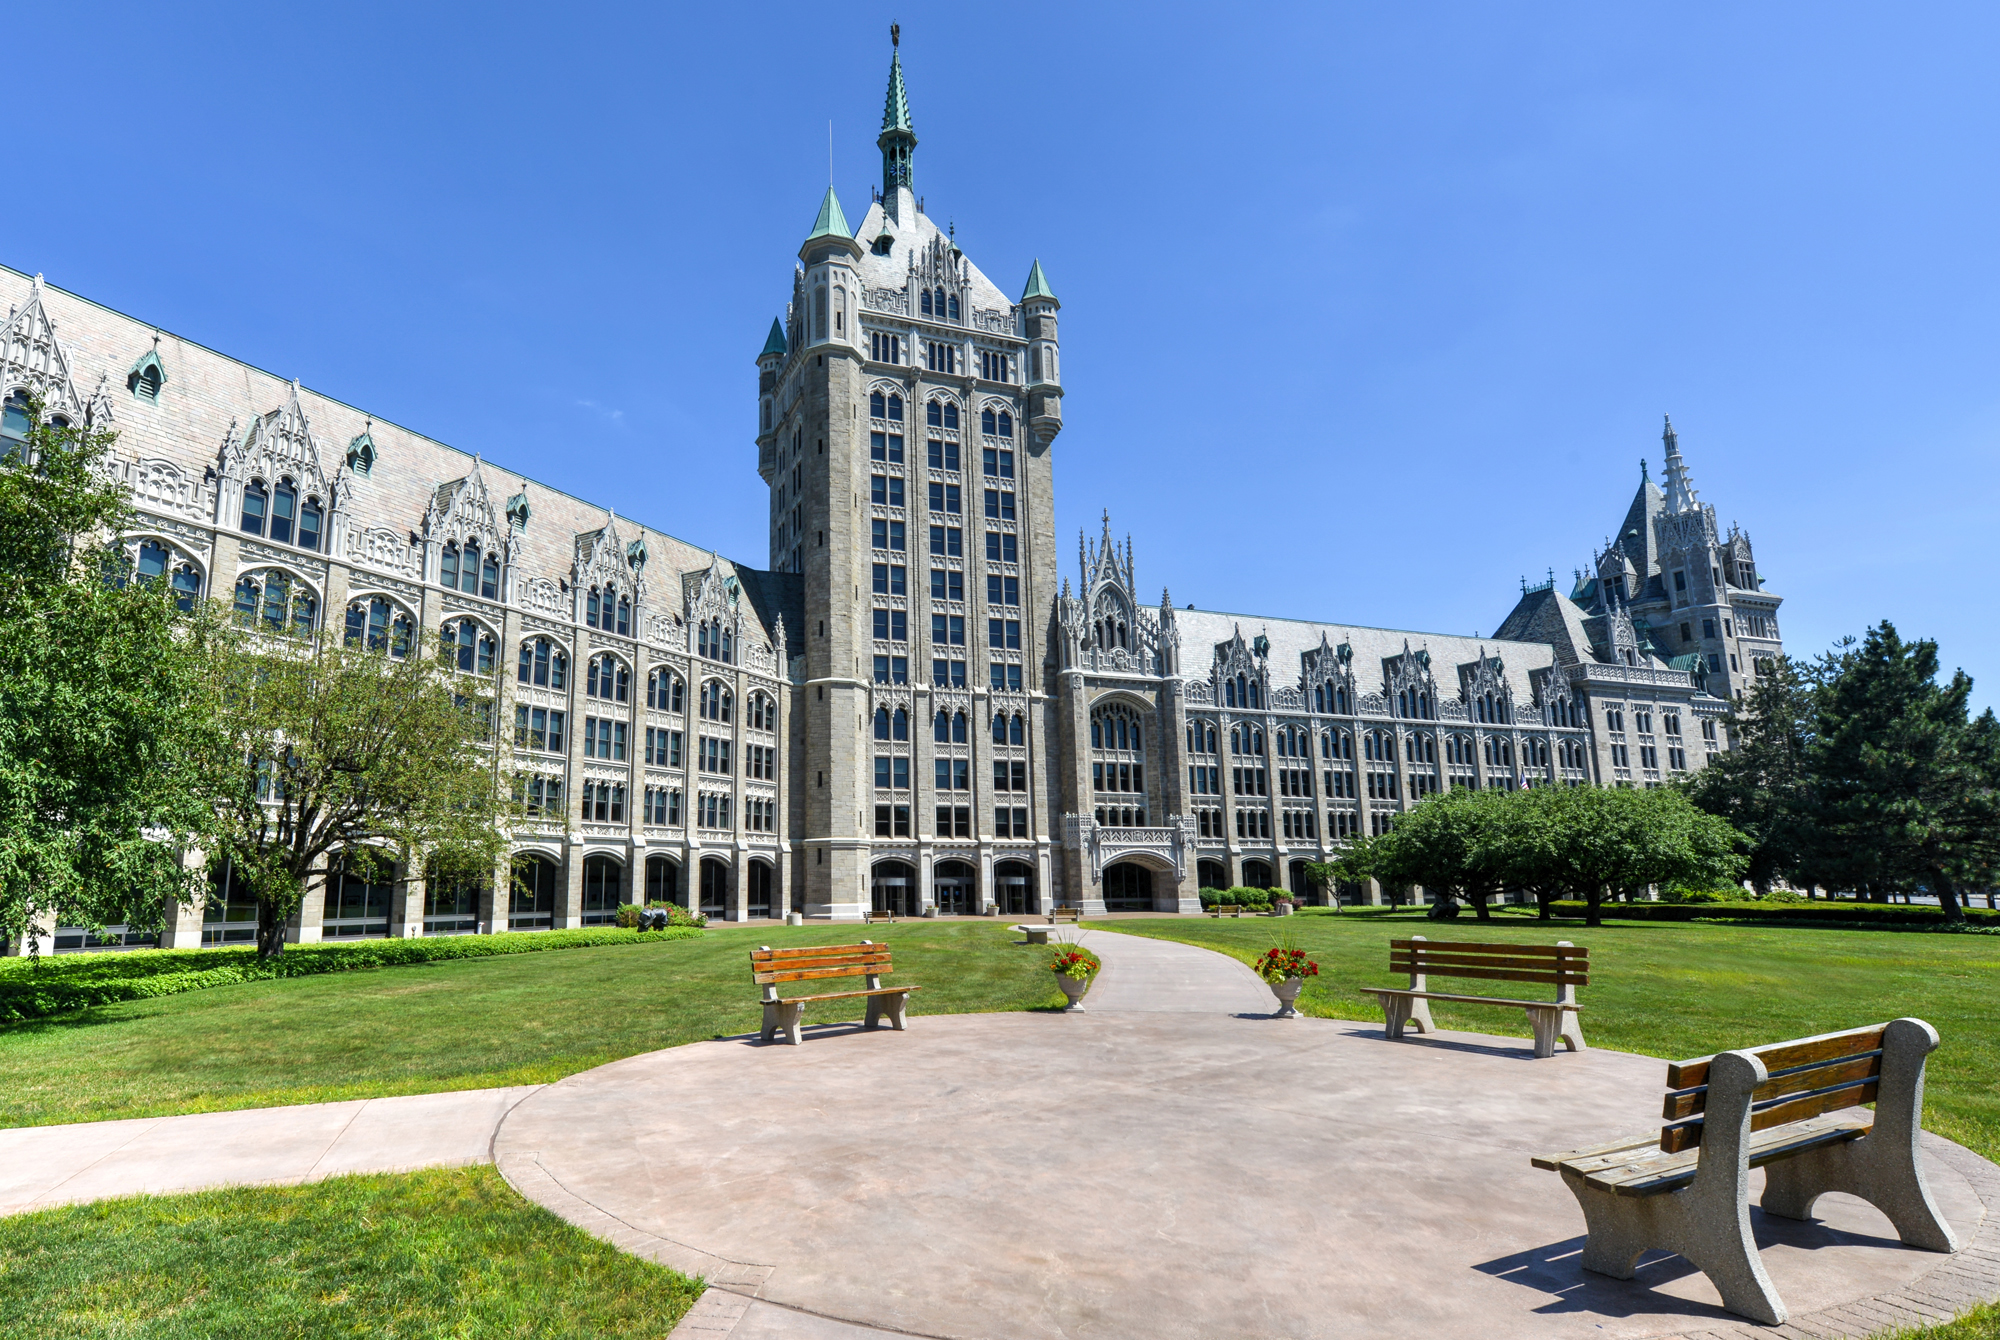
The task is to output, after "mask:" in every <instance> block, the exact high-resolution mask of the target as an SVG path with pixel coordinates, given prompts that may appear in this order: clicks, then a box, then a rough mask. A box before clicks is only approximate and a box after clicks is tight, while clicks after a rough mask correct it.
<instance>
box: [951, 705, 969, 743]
mask: <svg viewBox="0 0 2000 1340" xmlns="http://www.w3.org/2000/svg"><path fill="white" fill-rule="evenodd" d="M951 742H952V743H953V744H965V743H966V742H967V740H966V725H965V713H963V712H954V713H952V717H951Z"/></svg>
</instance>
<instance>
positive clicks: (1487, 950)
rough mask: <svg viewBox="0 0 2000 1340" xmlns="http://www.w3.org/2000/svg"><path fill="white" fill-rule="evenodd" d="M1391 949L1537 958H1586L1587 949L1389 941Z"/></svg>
mask: <svg viewBox="0 0 2000 1340" xmlns="http://www.w3.org/2000/svg"><path fill="white" fill-rule="evenodd" d="M1389 948H1391V949H1417V950H1421V951H1423V952H1424V953H1426V954H1428V953H1430V952H1432V951H1433V950H1440V949H1441V950H1443V951H1445V952H1446V953H1449V954H1513V955H1521V954H1532V955H1534V956H1535V957H1537V958H1588V957H1590V951H1589V950H1588V949H1579V948H1577V947H1575V946H1573V945H1507V944H1471V943H1468V942H1465V941H1459V940H1391V941H1389Z"/></svg>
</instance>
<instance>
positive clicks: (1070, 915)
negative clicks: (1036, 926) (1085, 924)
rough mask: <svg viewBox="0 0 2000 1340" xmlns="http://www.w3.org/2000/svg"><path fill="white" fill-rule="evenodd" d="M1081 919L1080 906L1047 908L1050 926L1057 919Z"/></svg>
mask: <svg viewBox="0 0 2000 1340" xmlns="http://www.w3.org/2000/svg"><path fill="white" fill-rule="evenodd" d="M1082 920H1083V909H1082V908H1080V907H1055V908H1050V909H1049V924H1050V925H1051V926H1053V925H1055V924H1056V923H1057V922H1059V921H1082Z"/></svg>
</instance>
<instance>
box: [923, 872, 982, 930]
mask: <svg viewBox="0 0 2000 1340" xmlns="http://www.w3.org/2000/svg"><path fill="white" fill-rule="evenodd" d="M978 888H979V872H978V871H976V870H974V869H973V868H972V867H971V866H970V865H969V864H967V863H966V862H964V861H939V862H938V863H937V864H936V865H935V866H933V867H932V869H931V889H932V890H933V892H934V893H935V894H936V896H937V910H938V915H939V916H941V917H962V916H966V915H968V914H970V913H971V912H973V911H975V910H976V909H977V908H978V906H979V893H978Z"/></svg>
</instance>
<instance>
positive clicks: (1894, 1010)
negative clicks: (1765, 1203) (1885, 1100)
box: [1100, 913, 2000, 1159]
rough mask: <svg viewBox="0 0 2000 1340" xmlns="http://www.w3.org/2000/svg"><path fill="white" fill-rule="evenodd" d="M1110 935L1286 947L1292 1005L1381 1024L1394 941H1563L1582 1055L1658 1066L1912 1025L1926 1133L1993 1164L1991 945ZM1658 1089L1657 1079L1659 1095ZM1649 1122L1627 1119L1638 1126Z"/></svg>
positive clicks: (1476, 934)
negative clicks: (1579, 957) (1304, 977)
mask: <svg viewBox="0 0 2000 1340" xmlns="http://www.w3.org/2000/svg"><path fill="white" fill-rule="evenodd" d="M1110 924H1114V925H1115V926H1116V928H1117V930H1119V931H1122V932H1126V933H1130V934H1136V935H1151V936H1157V937H1159V938H1161V939H1167V940H1179V941H1182V942H1184V943H1187V944H1195V945H1203V946H1205V947H1207V948H1210V949H1218V950H1221V951H1223V952H1224V953H1228V954H1233V955H1235V956H1236V957H1238V958H1240V959H1242V960H1243V961H1244V962H1246V963H1247V962H1250V961H1252V960H1254V959H1255V958H1256V957H1257V955H1258V954H1260V953H1262V952H1263V951H1264V950H1265V949H1268V948H1270V947H1271V946H1272V945H1273V944H1275V943H1277V942H1278V941H1279V939H1280V937H1283V936H1287V935H1289V936H1290V937H1291V939H1292V941H1293V943H1295V944H1296V945H1297V946H1298V947H1299V948H1302V949H1304V950H1306V951H1307V952H1308V953H1310V954H1311V955H1312V956H1313V958H1314V960H1315V961H1316V962H1317V963H1318V964H1319V972H1320V975H1319V976H1318V977H1316V978H1313V979H1311V980H1309V981H1308V983H1307V985H1306V989H1305V991H1304V992H1302V993H1301V994H1300V996H1299V1008H1300V1009H1301V1010H1302V1011H1304V1012H1305V1013H1307V1014H1314V1015H1319V1016H1321V1017H1324V1018H1334V1019H1380V1018H1381V1017H1382V1012H1381V1010H1380V1009H1379V1008H1377V1006H1376V1003H1375V997H1373V996H1370V995H1366V994H1365V993H1364V992H1363V988H1364V987H1367V986H1401V985H1405V984H1407V981H1408V979H1407V978H1403V977H1397V976H1394V975H1392V974H1391V973H1390V972H1389V971H1388V962H1389V944H1388V942H1389V941H1390V940H1392V939H1407V938H1408V937H1409V936H1411V935H1413V934H1414V935H1424V936H1427V937H1428V938H1430V939H1433V940H1471V941H1486V940H1492V941H1503V942H1504V941H1522V942H1532V943H1537V944H1554V943H1555V942H1556V941H1557V940H1568V941H1570V942H1571V943H1573V944H1578V945H1582V946H1585V947H1586V948H1588V949H1589V950H1590V980H1591V984H1590V985H1589V986H1587V987H1584V988H1582V989H1581V990H1580V991H1579V992H1578V993H1577V999H1578V1000H1579V1001H1580V1002H1581V1003H1582V1004H1583V1006H1584V1011H1583V1034H1584V1037H1586V1038H1587V1039H1589V1041H1590V1044H1591V1045H1592V1046H1594V1047H1609V1048H1614V1049H1616V1050H1619V1051H1628V1052H1640V1053H1643V1054H1644V1055H1647V1056H1660V1057H1666V1058H1669V1059H1680V1058H1683V1057H1689V1056H1703V1055H1707V1054H1708V1053H1710V1052H1715V1051H1722V1050H1725V1049H1727V1048H1731V1047H1744V1046H1751V1045H1754V1044H1757V1043H1764V1042H1778V1041H1782V1040H1784V1039H1786V1038H1795V1037H1805V1036H1809V1035H1811V1034H1814V1033H1830V1032H1833V1031H1834V1030H1836V1029H1842V1028H1854V1027H1858V1026H1860V1025H1862V1024H1872V1023H1879V1022H1881V1021H1882V1020H1885V1019H1894V1018H1897V1017H1899V1016H1903V1015H1915V1016H1916V1017H1917V1018H1919V1019H1924V1020H1927V1021H1928V1022H1929V1023H1930V1024H1931V1025H1932V1027H1934V1028H1936V1029H1937V1031H1938V1035H1939V1037H1940V1038H1941V1039H1942V1045H1941V1046H1940V1047H1939V1048H1938V1050H1937V1051H1936V1052H1935V1053H1934V1054H1933V1055H1932V1056H1931V1060H1930V1065H1929V1068H1928V1070H1927V1071H1926V1083H1925V1090H1924V1125H1925V1126H1926V1127H1928V1128H1929V1129H1931V1130H1934V1131H1936V1132H1938V1133H1939V1134H1940V1135H1943V1136H1946V1137H1947V1138H1949V1139H1952V1140H1956V1141H1958V1142H1959V1143H1960V1144H1962V1145H1965V1146H1966V1147H1967V1148H1969V1149H1974V1150H1977V1151H1978V1152H1979V1153H1981V1154H1983V1155H1985V1156H1986V1157H1987V1158H1990V1159H2000V936H1990V935H1934V934H1921V933H1914V932H1908V931H1901V932H1899V931H1815V930H1800V929H1795V928H1792V927H1782V928H1781V927H1769V926H1721V925H1715V924H1712V923H1704V922H1617V923H1612V924H1609V925H1606V926H1603V927H1601V928H1598V929H1596V930H1592V929H1590V928H1588V927H1585V926H1583V925H1581V924H1577V923H1567V924H1565V923H1556V924H1553V925H1540V924H1537V923H1536V922H1535V921H1534V920H1533V919H1532V918H1524V917H1517V916H1511V915H1508V916H1496V917H1495V918H1494V919H1493V920H1492V921H1490V922H1485V923H1480V922H1475V921H1474V920H1473V919H1472V918H1471V917H1470V916H1462V917H1460V918H1459V919H1458V920H1457V921H1455V922H1447V923H1438V922H1429V921H1425V920H1424V919H1423V918H1422V917H1421V916H1408V917H1405V916H1398V917H1393V918H1384V917H1355V916H1346V915H1338V914H1331V913H1328V914H1320V913H1314V914H1309V915H1305V916H1295V917H1290V918H1287V919H1284V920H1277V919H1273V918H1265V917H1259V918H1255V919H1233V918H1226V917H1225V918H1222V919H1219V920H1218V919H1212V918H1208V917H1202V918H1198V919H1197V918H1193V917H1179V918H1170V917H1162V918H1159V919H1157V920H1133V921H1119V922H1116V923H1110ZM1101 933H1102V932H1100V934H1101ZM1432 985H1433V986H1443V987H1444V988H1445V989H1447V990H1452V989H1460V988H1463V989H1464V990H1466V991H1468V992H1470V993H1472V994H1478V995H1493V994H1497V995H1512V994H1515V991H1516V989H1519V990H1521V991H1523V992H1526V993H1529V994H1541V991H1542V989H1541V988H1538V987H1534V986H1532V985H1531V984H1527V983H1509V982H1485V983H1480V982H1472V981H1465V982H1459V983H1454V982H1453V981H1452V979H1450V978H1443V977H1435V978H1433V979H1432ZM1550 990H1551V993H1552V991H1553V988H1551V989H1550ZM1431 1010H1432V1014H1433V1015H1434V1016H1435V1017H1436V1019H1437V1021H1438V1026H1439V1027H1441V1028H1459V1029H1467V1030H1470V1031H1473V1032H1479V1033H1502V1034H1507V1035H1510V1036H1514V1037H1527V1036H1529V1029H1528V1021H1527V1016H1526V1015H1525V1014H1524V1013H1523V1012H1522V1011H1519V1010H1504V1009H1495V1008H1492V1007H1490V1006H1467V1005H1447V1004H1434V1005H1433V1006H1432V1007H1431ZM1665 1078H1666V1076H1665V1074H1664V1072H1662V1075H1661V1080H1662V1082H1663V1083H1664V1081H1665ZM1648 1115H1650V1114H1647V1113H1634V1114H1633V1118H1634V1122H1635V1124H1643V1123H1644V1121H1645V1119H1646V1117H1647V1116H1648Z"/></svg>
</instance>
